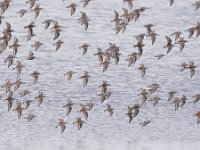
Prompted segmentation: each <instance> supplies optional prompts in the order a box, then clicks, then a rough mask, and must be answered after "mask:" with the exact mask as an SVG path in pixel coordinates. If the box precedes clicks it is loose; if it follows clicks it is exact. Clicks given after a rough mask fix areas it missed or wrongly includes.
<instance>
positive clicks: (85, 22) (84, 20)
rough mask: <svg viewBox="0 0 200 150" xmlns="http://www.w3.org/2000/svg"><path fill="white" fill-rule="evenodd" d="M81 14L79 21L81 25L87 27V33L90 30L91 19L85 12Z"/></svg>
mask: <svg viewBox="0 0 200 150" xmlns="http://www.w3.org/2000/svg"><path fill="white" fill-rule="evenodd" d="M80 13H81V18H79V19H78V21H79V23H80V24H81V25H84V27H85V31H86V30H87V29H88V26H89V21H90V19H89V17H88V16H87V15H86V13H85V12H80Z"/></svg>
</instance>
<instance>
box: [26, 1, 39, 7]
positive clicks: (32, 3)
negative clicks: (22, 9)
mask: <svg viewBox="0 0 200 150" xmlns="http://www.w3.org/2000/svg"><path fill="white" fill-rule="evenodd" d="M36 1H38V0H28V1H26V3H29V4H30V9H31V8H33V6H34V5H35V2H36Z"/></svg>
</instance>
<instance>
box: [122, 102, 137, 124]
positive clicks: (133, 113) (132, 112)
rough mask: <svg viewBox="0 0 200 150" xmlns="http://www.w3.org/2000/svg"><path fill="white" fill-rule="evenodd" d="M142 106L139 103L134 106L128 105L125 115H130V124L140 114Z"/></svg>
mask: <svg viewBox="0 0 200 150" xmlns="http://www.w3.org/2000/svg"><path fill="white" fill-rule="evenodd" d="M140 108H141V106H140V105H139V104H135V105H134V106H133V107H129V106H128V113H126V114H125V115H128V117H129V124H130V123H131V121H132V120H133V118H134V117H136V116H137V115H138V113H139V109H140Z"/></svg>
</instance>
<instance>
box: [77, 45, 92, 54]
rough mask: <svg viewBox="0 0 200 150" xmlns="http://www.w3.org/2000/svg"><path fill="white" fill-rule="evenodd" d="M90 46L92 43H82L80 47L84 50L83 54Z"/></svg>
mask: <svg viewBox="0 0 200 150" xmlns="http://www.w3.org/2000/svg"><path fill="white" fill-rule="evenodd" d="M89 46H90V45H88V44H87V43H84V44H83V45H81V46H80V47H79V49H82V50H83V55H85V54H86V52H87V49H88V47H89Z"/></svg>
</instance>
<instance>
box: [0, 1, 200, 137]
mask: <svg viewBox="0 0 200 150" xmlns="http://www.w3.org/2000/svg"><path fill="white" fill-rule="evenodd" d="M63 1H64V0H63ZM90 2H91V3H93V0H81V3H83V7H87V5H89V4H90ZM123 2H124V3H127V4H128V7H129V10H128V9H125V8H123V14H121V15H120V14H119V13H118V12H117V11H116V10H114V19H112V20H111V22H113V23H114V25H115V31H116V32H115V33H116V35H117V34H119V33H120V32H125V30H126V28H127V25H129V24H130V23H132V22H136V21H137V20H138V19H139V18H140V17H142V13H143V12H144V11H146V10H148V9H149V8H147V7H141V8H137V9H133V0H123ZM169 2H170V6H172V5H173V2H174V0H169ZM10 3H12V0H4V1H2V2H0V9H1V15H0V24H2V23H5V24H6V28H4V29H3V32H2V33H1V34H2V35H1V37H0V53H3V52H4V51H5V50H8V49H12V50H13V52H12V54H10V55H8V56H7V57H6V58H4V62H5V64H7V65H8V69H13V70H16V77H17V79H16V81H15V82H12V81H10V80H8V79H7V80H6V81H5V83H4V84H3V85H1V88H4V89H5V92H6V94H5V95H6V96H5V97H4V94H2V95H1V99H3V100H4V101H5V102H7V105H8V112H10V111H11V110H12V111H16V112H17V116H18V119H20V118H21V116H22V112H23V111H24V110H26V109H29V106H30V105H31V103H32V100H25V101H22V100H17V99H16V98H15V97H14V95H15V94H17V93H18V91H19V89H20V87H21V86H23V84H26V83H25V82H23V81H22V80H21V79H20V74H21V72H22V71H23V70H24V69H25V68H26V66H24V65H23V62H21V61H19V60H17V59H18V57H17V54H18V49H20V46H21V45H20V42H19V40H18V38H17V37H16V36H13V32H15V31H14V29H13V28H12V25H11V24H10V23H9V22H7V21H6V16H3V15H4V13H5V12H6V11H7V10H8V11H9V7H10ZM26 3H27V5H28V4H29V5H30V11H31V12H34V13H35V21H36V19H37V17H39V15H40V13H42V10H43V8H42V7H40V5H39V1H38V0H28V1H27V2H26ZM77 6H79V5H78V4H76V3H71V4H69V5H67V6H66V9H69V11H70V12H71V13H70V14H71V16H73V15H74V13H75V12H76V9H77ZM192 6H194V8H195V10H196V11H197V10H198V9H199V8H200V1H196V2H195V3H194V4H192ZM28 12H29V10H26V9H21V10H19V11H18V12H17V13H18V14H19V17H24V15H25V14H26V13H28ZM80 13H81V17H80V18H79V19H78V22H79V23H80V24H81V25H83V26H84V30H85V31H87V29H88V28H89V22H90V21H91V20H90V18H89V17H88V15H87V14H86V13H85V12H80ZM35 21H33V22H31V23H29V24H28V25H26V26H24V28H25V29H26V30H27V36H26V37H27V41H30V40H31V39H32V37H34V36H36V34H34V28H35V27H36V25H35ZM42 24H43V26H44V28H45V30H48V29H49V27H50V26H52V27H51V28H50V30H51V33H53V34H54V37H53V38H52V40H53V41H54V44H53V45H54V46H55V50H56V51H58V50H59V48H60V47H61V46H62V44H63V43H64V41H63V40H61V39H59V37H60V35H61V33H62V31H63V30H62V26H60V25H59V22H58V21H56V20H53V19H48V20H44V21H43V22H42ZM154 26H156V25H154V24H147V25H145V26H144V28H146V30H147V32H146V33H142V34H139V35H137V36H135V38H136V40H137V42H136V43H135V44H134V45H133V46H134V48H136V49H137V50H138V51H135V52H133V53H130V54H128V56H127V59H126V61H127V62H128V63H127V65H128V67H131V66H133V65H134V64H135V63H136V61H138V60H139V59H140V58H141V57H142V55H143V48H144V47H145V44H144V41H143V39H144V38H147V39H148V38H149V39H150V40H151V44H152V45H154V43H155V42H156V37H157V36H158V35H159V34H157V33H156V31H155V30H154V29H153V28H154ZM186 31H187V32H188V39H189V38H191V37H192V36H194V35H195V34H196V35H195V36H196V38H198V37H199V35H200V22H197V24H196V25H195V26H192V27H190V28H189V29H187V30H186ZM182 34H183V31H177V32H174V33H171V34H170V35H166V36H165V38H166V44H165V45H163V48H165V49H166V54H158V55H155V57H156V58H157V59H162V58H163V57H165V56H166V55H167V54H169V53H170V52H171V51H172V50H173V48H174V47H176V45H178V46H179V47H180V52H182V51H183V50H184V47H185V45H186V44H189V41H188V39H184V38H183V37H181V35H182ZM12 39H13V42H12ZM44 44H45V43H42V42H40V41H35V43H34V44H32V45H31V47H33V48H34V49H35V51H37V50H39V49H40V46H42V45H44ZM90 46H91V45H89V44H88V43H83V44H82V45H81V46H80V47H79V49H81V50H82V52H83V55H85V54H86V53H87V50H88V48H89V47H90ZM94 56H95V57H96V56H98V60H99V65H100V66H101V67H102V68H103V69H102V71H103V72H106V70H107V69H109V66H110V64H111V61H112V59H113V60H114V64H115V65H117V64H118V62H119V60H120V56H121V53H120V47H119V46H117V45H116V44H114V43H109V45H108V47H107V48H106V50H105V51H103V50H102V49H101V48H100V47H98V48H97V52H96V53H95V54H94ZM35 58H36V56H35V55H34V53H33V52H32V51H30V52H29V55H28V56H27V57H26V60H30V61H32V60H34V59H35ZM1 60H2V58H1ZM14 62H16V65H15V66H14V67H13V64H14ZM177 67H180V71H181V72H183V71H185V70H189V71H190V77H191V78H192V77H193V76H194V75H195V70H196V69H197V67H198V66H197V65H195V63H194V62H193V61H190V62H183V63H181V64H180V65H178V66H177ZM147 69H149V68H148V67H146V66H145V64H141V65H140V66H139V67H138V68H136V70H139V71H140V73H141V78H144V77H145V74H146V70H147ZM75 73H76V72H75V71H73V70H71V69H68V70H67V71H66V72H65V73H64V76H66V77H67V80H71V79H72V77H73V74H75ZM41 75H42V74H41V73H40V71H38V70H34V71H33V72H32V73H30V74H29V76H32V77H33V82H34V84H38V82H37V81H38V80H39V77H40V76H41ZM90 77H91V76H90V74H89V72H88V71H84V72H83V75H82V76H81V77H80V78H81V79H82V80H83V82H84V87H85V86H87V83H88V82H89V80H90ZM109 86H111V84H109V82H108V81H106V80H103V82H102V83H101V84H100V85H99V86H98V88H99V89H101V93H100V94H99V95H98V96H99V97H100V98H99V99H100V104H101V103H104V102H105V101H106V100H107V99H109V98H110V97H111V95H112V92H111V91H109V90H108V89H109ZM160 86H161V85H159V84H158V83H153V84H151V85H149V86H148V87H147V89H141V91H140V93H138V96H139V97H141V99H142V102H141V104H134V105H133V106H128V107H127V108H128V109H127V113H126V114H124V116H128V119H129V121H128V123H129V124H130V123H131V122H132V120H133V119H134V118H135V117H136V116H138V114H139V112H140V109H141V108H142V106H143V105H144V103H145V102H146V101H147V99H150V100H151V101H152V102H153V106H156V105H157V104H158V102H159V100H160V97H159V96H153V97H151V98H149V96H151V94H152V93H156V92H157V90H158V89H159V88H160ZM177 92H178V91H173V90H172V91H168V92H167V93H168V96H169V97H168V102H171V103H172V104H174V107H175V111H177V110H178V109H179V108H180V107H183V106H184V104H185V103H186V102H187V100H188V98H187V97H186V96H185V95H182V96H181V97H178V96H176V93H177ZM30 93H31V91H29V90H23V91H22V92H19V93H18V94H19V95H20V96H21V97H22V98H21V99H23V97H26V96H27V95H29V94H30ZM45 98H46V95H45V93H44V92H43V91H39V92H38V95H36V96H35V98H34V99H35V100H37V102H38V107H40V105H42V103H43V101H45ZM193 99H194V101H193V103H196V102H198V101H199V100H200V94H196V95H194V97H193ZM15 100H16V107H15V108H13V103H14V102H15ZM73 105H74V102H73V100H71V99H70V98H69V99H68V100H67V102H66V104H64V105H63V108H66V115H67V116H68V115H70V113H71V111H72V110H73ZM95 105H98V104H95V103H85V104H80V110H79V112H81V113H82V114H83V116H84V119H83V118H82V117H76V119H75V121H74V122H73V124H76V125H77V127H78V130H80V129H81V128H82V126H83V124H84V123H85V122H86V121H87V119H88V117H89V112H90V111H91V110H92V109H93V107H94V106H95ZM114 110H115V109H114V108H113V107H112V106H111V104H108V103H107V108H105V110H104V111H105V112H108V113H109V115H110V116H112V115H113V113H114ZM194 115H195V116H196V117H197V124H199V123H200V111H198V112H196V114H194ZM35 117H38V116H37V115H35V114H34V113H30V114H28V115H27V116H26V117H25V119H27V120H28V121H29V122H30V121H31V120H32V119H34V118H35ZM149 123H151V120H145V121H144V122H141V123H140V125H141V126H142V127H145V126H146V125H148V124H149ZM67 124H68V123H67V122H65V120H64V119H59V121H58V124H57V126H56V125H55V126H56V127H60V128H61V134H62V133H63V132H64V131H65V127H66V125H67Z"/></svg>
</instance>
